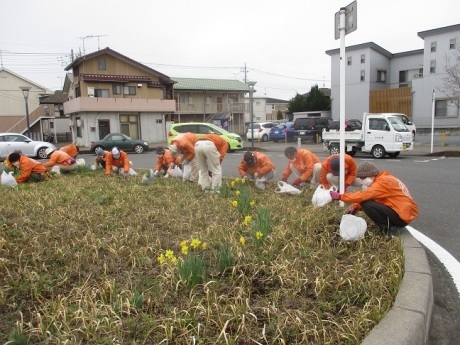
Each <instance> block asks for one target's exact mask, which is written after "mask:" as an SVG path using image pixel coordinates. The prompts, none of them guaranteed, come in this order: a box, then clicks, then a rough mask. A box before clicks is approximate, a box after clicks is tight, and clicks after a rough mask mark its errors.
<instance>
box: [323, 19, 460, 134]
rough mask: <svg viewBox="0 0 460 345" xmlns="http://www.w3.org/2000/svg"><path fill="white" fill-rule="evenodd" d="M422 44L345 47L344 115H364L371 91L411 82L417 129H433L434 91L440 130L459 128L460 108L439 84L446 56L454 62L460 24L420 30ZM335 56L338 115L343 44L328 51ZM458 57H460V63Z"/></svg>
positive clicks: (333, 74)
mask: <svg viewBox="0 0 460 345" xmlns="http://www.w3.org/2000/svg"><path fill="white" fill-rule="evenodd" d="M418 36H419V37H420V38H422V39H423V40H424V45H423V49H420V50H414V51H407V52H401V53H396V54H392V53H390V52H389V51H387V50H385V49H384V48H382V47H380V46H378V45H377V44H375V43H373V42H369V43H363V44H359V45H355V46H350V47H346V49H345V85H346V90H345V95H346V100H345V108H346V109H345V117H346V118H347V119H351V118H360V117H361V116H362V114H363V113H364V112H369V111H370V105H369V95H370V92H371V91H372V90H382V89H389V88H399V87H411V88H412V99H411V109H412V114H406V115H409V116H411V117H412V120H413V121H414V123H415V124H416V125H417V128H420V129H422V128H431V119H432V94H433V90H434V91H435V121H434V125H435V128H437V129H442V128H460V117H459V115H460V111H459V107H458V103H459V102H458V101H459V98H460V95H457V102H456V103H457V104H455V103H453V102H451V101H450V100H449V99H448V97H447V96H446V95H445V94H443V93H442V92H441V91H440V89H441V86H442V85H443V79H444V78H445V77H446V76H447V74H446V72H445V66H446V59H448V58H450V59H451V63H454V64H455V61H453V59H454V57H455V56H457V55H456V54H458V52H459V51H460V50H459V46H460V24H457V25H452V26H447V27H442V28H438V29H433V30H427V31H422V32H419V33H418ZM326 54H328V55H329V56H330V57H331V109H332V117H333V118H334V119H338V118H339V110H340V60H339V58H340V49H333V50H328V51H326ZM458 64H459V62H457V65H458Z"/></svg>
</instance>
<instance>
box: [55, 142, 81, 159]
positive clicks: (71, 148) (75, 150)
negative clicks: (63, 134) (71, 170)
mask: <svg viewBox="0 0 460 345" xmlns="http://www.w3.org/2000/svg"><path fill="white" fill-rule="evenodd" d="M59 150H60V151H64V152H65V153H67V154H68V155H69V156H70V157H72V158H74V159H77V156H78V154H79V153H80V148H79V147H78V146H77V145H75V144H69V145H66V146H63V147H61V148H60V149H59Z"/></svg>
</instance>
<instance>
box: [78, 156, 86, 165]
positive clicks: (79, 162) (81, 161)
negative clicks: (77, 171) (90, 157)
mask: <svg viewBox="0 0 460 345" xmlns="http://www.w3.org/2000/svg"><path fill="white" fill-rule="evenodd" d="M76 163H77V165H78V166H80V167H84V166H86V162H85V159H84V158H78V159H77V162H76Z"/></svg>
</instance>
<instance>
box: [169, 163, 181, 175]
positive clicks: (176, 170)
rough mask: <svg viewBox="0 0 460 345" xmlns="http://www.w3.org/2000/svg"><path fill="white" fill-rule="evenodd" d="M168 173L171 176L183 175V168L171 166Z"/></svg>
mask: <svg viewBox="0 0 460 345" xmlns="http://www.w3.org/2000/svg"><path fill="white" fill-rule="evenodd" d="M167 174H169V175H170V176H171V177H182V170H181V169H180V168H179V167H178V166H177V165H176V166H175V167H174V169H171V168H169V169H168V171H167Z"/></svg>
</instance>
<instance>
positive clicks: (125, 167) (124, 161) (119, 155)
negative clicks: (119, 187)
mask: <svg viewBox="0 0 460 345" xmlns="http://www.w3.org/2000/svg"><path fill="white" fill-rule="evenodd" d="M112 172H114V173H116V174H118V173H119V174H121V173H123V177H125V178H127V177H130V176H136V175H137V173H136V172H135V171H134V169H132V168H131V162H130V161H129V159H128V154H127V153H126V152H125V151H122V150H120V149H119V148H118V147H116V146H115V147H114V148H113V149H112V151H111V152H109V154H108V155H107V161H106V162H105V174H106V175H107V176H112Z"/></svg>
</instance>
